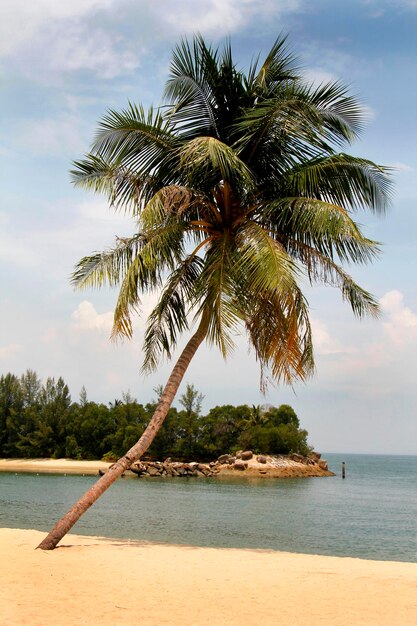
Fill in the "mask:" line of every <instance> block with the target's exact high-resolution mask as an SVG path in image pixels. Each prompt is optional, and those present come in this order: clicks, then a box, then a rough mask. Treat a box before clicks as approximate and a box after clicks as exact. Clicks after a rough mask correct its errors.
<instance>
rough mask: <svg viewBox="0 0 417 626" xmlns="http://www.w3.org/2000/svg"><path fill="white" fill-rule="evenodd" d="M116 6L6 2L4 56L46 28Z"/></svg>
mask: <svg viewBox="0 0 417 626" xmlns="http://www.w3.org/2000/svg"><path fill="white" fill-rule="evenodd" d="M112 5H114V0H71V2H67V1H64V2H57V1H56V0H31V2H27V0H2V19H1V21H0V54H9V53H11V52H13V51H14V50H16V49H17V48H19V47H21V46H22V45H23V44H25V43H27V42H28V41H30V40H31V39H32V38H33V37H34V36H35V35H36V33H37V32H38V31H39V30H41V29H42V28H44V27H45V25H48V24H49V25H51V24H54V23H56V22H61V21H65V20H68V19H74V18H85V16H87V15H88V14H91V13H94V12H96V11H98V10H103V9H109V8H110V7H111V6H112Z"/></svg>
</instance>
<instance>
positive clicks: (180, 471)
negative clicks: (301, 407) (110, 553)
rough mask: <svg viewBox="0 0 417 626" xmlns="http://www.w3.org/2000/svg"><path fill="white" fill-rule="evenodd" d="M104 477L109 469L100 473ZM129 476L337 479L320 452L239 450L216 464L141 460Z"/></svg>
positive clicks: (215, 462)
mask: <svg viewBox="0 0 417 626" xmlns="http://www.w3.org/2000/svg"><path fill="white" fill-rule="evenodd" d="M99 473H100V474H103V473H105V470H100V472H99ZM124 475H125V476H129V475H131V476H133V475H136V476H138V477H143V478H146V477H167V478H170V477H181V478H186V477H196V478H207V477H224V476H227V477H229V476H231V477H233V476H239V477H241V476H248V477H251V478H253V477H259V478H307V477H321V476H334V475H335V474H334V473H333V472H331V471H330V470H329V468H328V465H327V461H325V460H324V459H321V455H320V454H319V453H316V452H313V453H312V454H311V456H309V457H304V456H301V455H299V454H291V455H286V456H285V455H276V456H271V455H254V454H253V452H252V451H251V450H245V451H239V452H237V453H236V454H235V455H232V454H223V455H222V456H220V457H219V458H218V459H217V460H216V461H211V462H210V463H199V462H197V461H192V462H189V463H182V462H179V461H173V460H172V459H170V458H169V459H166V460H165V461H137V462H136V463H133V465H132V466H131V468H130V470H128V471H127V472H125V474H124Z"/></svg>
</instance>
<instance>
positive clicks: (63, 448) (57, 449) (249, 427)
mask: <svg viewBox="0 0 417 626" xmlns="http://www.w3.org/2000/svg"><path fill="white" fill-rule="evenodd" d="M161 392H162V388H156V389H155V394H156V398H155V400H154V401H152V402H149V403H146V404H140V403H139V402H137V400H136V399H134V398H133V397H132V396H131V394H130V392H126V393H123V394H122V399H116V400H114V401H112V402H109V403H108V404H107V405H106V404H103V403H96V402H92V401H90V400H88V397H87V392H86V390H85V388H84V387H83V388H82V390H81V392H80V395H79V399H78V402H73V401H72V400H71V395H70V391H69V389H68V386H67V384H66V383H65V381H64V380H63V378H61V377H59V378H58V379H57V380H55V379H54V378H48V379H47V380H46V382H45V383H43V382H42V381H41V379H40V378H39V377H38V375H37V374H36V372H34V371H32V370H27V371H26V372H25V373H24V374H23V375H21V376H16V375H15V374H12V373H7V374H5V375H2V376H1V377H0V456H1V457H6V458H24V457H29V458H35V457H52V458H62V457H66V458H72V459H91V460H92V459H104V460H110V461H112V460H116V459H117V458H119V457H120V456H121V455H122V454H123V453H124V452H125V451H126V450H127V449H129V448H130V447H131V446H132V445H133V444H134V443H135V442H136V441H137V440H138V439H139V437H140V436H141V434H142V432H143V431H144V429H145V428H146V426H147V425H148V423H149V421H150V419H151V418H152V415H153V413H154V411H155V408H156V405H157V403H158V400H159V396H160V394H161ZM203 398H204V396H203V395H202V394H201V393H200V392H199V391H198V390H197V389H196V388H195V387H194V385H190V384H187V385H186V388H185V392H184V393H183V394H182V395H181V396H180V398H179V404H180V406H181V408H180V409H177V408H175V407H171V409H170V411H169V414H168V416H167V418H166V421H165V423H164V425H163V426H162V428H161V430H160V432H159V433H158V436H157V437H156V439H155V440H154V442H153V443H152V446H151V447H150V449H149V451H148V455H149V456H150V457H152V458H157V459H165V458H167V457H171V458H173V459H178V460H191V459H196V460H212V459H214V458H217V457H218V456H219V455H221V454H225V453H229V452H233V451H236V450H238V449H249V448H250V449H252V450H253V451H254V452H259V453H264V454H268V453H269V454H287V453H289V452H297V453H299V454H308V453H309V452H310V451H311V449H310V448H309V446H308V443H307V435H308V433H307V431H306V430H304V429H301V428H300V422H299V419H298V417H297V415H296V413H295V412H294V410H293V409H292V407H290V406H289V405H281V406H280V407H273V406H251V407H250V406H248V405H240V406H232V405H223V406H216V407H214V408H212V409H210V410H209V412H208V413H207V415H202V412H201V408H202V401H203Z"/></svg>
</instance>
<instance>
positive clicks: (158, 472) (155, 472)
mask: <svg viewBox="0 0 417 626" xmlns="http://www.w3.org/2000/svg"><path fill="white" fill-rule="evenodd" d="M147 473H148V474H149V476H160V475H161V470H160V469H159V468H158V467H154V466H152V465H151V466H150V467H148V472H147Z"/></svg>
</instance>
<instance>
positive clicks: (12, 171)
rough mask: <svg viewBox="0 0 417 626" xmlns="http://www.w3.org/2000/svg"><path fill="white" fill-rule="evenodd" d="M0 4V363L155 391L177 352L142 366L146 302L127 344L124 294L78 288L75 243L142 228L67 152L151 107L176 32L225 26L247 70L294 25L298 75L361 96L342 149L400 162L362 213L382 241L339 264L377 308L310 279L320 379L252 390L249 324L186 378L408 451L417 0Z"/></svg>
mask: <svg viewBox="0 0 417 626" xmlns="http://www.w3.org/2000/svg"><path fill="white" fill-rule="evenodd" d="M0 16H1V19H0V81H1V89H0V94H1V95H0V111H1V124H0V193H1V196H0V197H1V202H0V285H1V289H0V315H1V324H0V374H1V373H3V374H5V373H7V372H12V373H15V374H17V375H20V374H22V373H24V372H25V371H26V369H28V368H30V369H32V370H35V371H36V372H37V373H38V375H39V376H40V377H41V378H42V379H43V380H46V378H47V377H48V376H51V377H55V379H56V378H57V377H58V376H62V377H63V378H64V380H65V382H66V383H67V384H68V386H69V388H70V391H71V394H72V398H73V400H77V399H78V395H79V392H80V390H81V388H82V386H83V385H84V386H85V387H86V389H87V393H88V397H89V399H90V400H94V401H96V402H105V403H107V402H109V401H113V400H114V399H115V398H121V397H122V393H123V392H127V391H130V393H131V394H132V396H134V397H135V398H137V400H138V401H139V402H142V403H145V402H148V401H150V400H151V399H153V398H154V397H155V393H154V391H153V390H154V388H155V387H156V386H157V385H159V384H162V383H163V382H164V381H165V380H166V378H167V376H168V375H169V371H170V364H169V363H164V364H162V365H161V367H160V368H159V369H158V371H157V372H156V373H155V374H153V375H152V376H148V377H143V376H142V374H141V372H140V367H141V359H142V354H141V339H142V336H143V329H144V327H145V322H146V315H147V313H149V311H150V307H151V304H152V303H151V302H148V301H146V302H145V303H144V312H143V315H142V317H141V318H138V319H137V320H136V321H135V335H134V338H133V340H132V341H130V342H117V343H114V342H112V341H110V339H109V335H110V329H111V324H112V312H113V308H114V304H115V299H116V295H117V292H116V291H114V290H113V291H112V290H101V291H93V290H90V291H83V292H80V291H74V289H73V288H72V286H71V284H70V275H71V272H72V270H73V268H74V265H75V263H76V262H77V261H78V260H79V259H80V258H81V257H83V256H84V255H86V254H90V253H91V252H93V251H96V250H103V249H105V248H106V247H110V246H111V245H112V244H113V242H114V239H115V236H116V235H119V236H123V235H129V234H132V233H133V229H134V225H133V223H132V222H131V221H130V220H129V219H128V217H126V216H124V215H121V214H114V213H113V212H112V211H111V210H110V209H109V208H108V206H107V204H106V201H105V199H104V198H103V197H100V196H96V195H92V194H89V193H87V192H84V191H80V190H77V189H74V187H73V186H72V185H71V182H70V176H69V170H70V169H71V164H72V162H73V161H74V160H76V159H80V158H82V157H83V155H84V154H85V153H86V152H88V150H89V147H90V145H91V142H92V140H93V136H94V131H95V129H96V127H97V122H98V120H99V119H100V118H101V117H102V116H103V115H104V114H105V112H106V111H107V110H108V109H116V110H119V109H122V108H124V107H125V106H126V104H127V103H128V101H132V102H140V103H142V104H143V105H144V106H145V107H148V106H149V105H151V104H154V105H158V104H160V102H161V95H162V91H163V86H164V83H165V80H166V78H167V75H168V72H169V63H170V54H171V50H172V49H173V47H174V46H175V44H176V43H178V42H179V40H180V38H181V37H184V36H187V37H190V36H192V35H193V34H194V33H196V32H200V33H202V34H203V36H204V37H205V38H206V39H207V40H208V41H211V42H212V43H213V45H216V46H217V45H219V46H221V45H222V43H223V42H224V40H225V38H227V37H230V39H231V43H232V48H233V51H234V58H235V60H236V62H237V65H238V66H239V68H241V69H245V68H247V67H248V65H249V63H250V61H251V60H252V58H254V57H255V56H256V55H257V54H258V53H261V57H262V55H266V53H267V52H268V50H269V49H270V47H271V45H272V43H273V42H274V40H275V39H276V37H277V36H278V35H280V34H281V33H288V36H289V39H288V41H289V45H290V47H291V48H292V50H293V51H294V52H295V53H296V54H297V56H298V57H299V59H300V62H301V65H302V67H303V71H304V74H305V77H306V80H309V81H311V82H314V83H320V82H323V81H324V82H327V81H331V80H335V79H338V80H341V81H343V82H344V83H346V84H347V85H349V88H350V91H351V93H353V94H355V95H357V97H358V98H359V99H360V101H361V102H362V104H363V107H364V109H365V111H366V116H367V125H366V128H365V130H364V132H363V134H362V136H361V138H360V140H358V141H357V142H356V143H355V144H354V145H352V146H351V147H349V152H350V153H351V154H354V155H356V156H362V157H365V158H368V159H371V160H373V161H375V162H377V163H379V164H382V165H386V166H391V167H392V168H394V169H393V180H394V192H393V198H392V202H391V206H390V208H389V210H388V211H387V214H386V215H385V216H384V217H380V216H375V215H370V214H366V213H365V212H359V213H358V214H357V219H358V221H359V222H360V223H361V224H362V225H363V228H364V231H365V234H366V235H367V236H368V237H370V238H371V239H374V240H377V241H380V242H381V243H382V249H383V253H382V255H381V257H380V258H379V259H378V260H377V261H375V262H374V263H373V264H372V265H369V266H365V267H350V268H349V271H350V272H351V273H352V274H353V276H354V278H355V279H356V280H357V282H359V284H361V285H362V286H363V287H365V288H366V289H367V290H369V291H371V292H372V293H373V294H374V295H375V296H376V298H377V299H378V300H379V301H380V304H381V309H382V315H381V317H380V319H379V320H361V321H359V320H358V319H356V318H355V317H354V315H353V313H352V311H351V310H350V308H349V306H348V305H347V304H346V303H344V302H342V299H341V296H340V294H339V292H338V291H337V290H334V289H332V288H325V287H321V286H319V287H314V288H309V287H308V288H307V289H306V295H307V298H308V301H309V304H310V311H311V319H312V323H313V329H314V341H315V358H316V366H317V367H316V375H315V376H314V378H313V379H311V380H309V381H308V382H307V383H303V384H295V385H294V386H293V387H285V386H277V387H272V388H270V389H269V392H268V394H267V395H266V396H262V395H261V393H260V391H259V369H258V364H257V363H256V360H255V357H254V355H253V354H251V353H249V352H248V348H247V345H246V343H245V338H244V337H242V338H237V342H236V343H237V346H236V350H235V353H234V355H233V356H232V357H231V358H230V359H228V361H227V362H226V363H225V362H224V361H223V359H222V357H221V356H220V354H218V353H217V352H216V351H215V350H214V349H211V350H210V349H209V348H206V347H203V348H201V349H200V351H199V352H198V353H197V355H196V356H195V358H194V361H193V362H192V364H191V366H190V368H189V370H188V372H187V374H186V376H185V378H184V383H183V384H185V383H190V384H194V385H195V386H196V387H197V388H198V389H199V391H201V392H202V393H203V394H204V396H205V400H204V405H203V410H204V411H208V410H209V409H210V408H211V407H214V406H216V405H219V404H233V405H238V404H244V403H247V404H249V405H252V404H255V405H257V404H264V403H266V404H273V405H280V404H291V405H292V406H293V407H294V409H295V411H296V412H297V414H298V416H299V418H300V421H301V424H302V426H303V427H304V428H306V429H307V430H308V431H309V442H310V443H311V444H312V445H313V446H314V447H315V448H316V450H319V451H323V452H326V451H327V452H357V453H381V454H385V453H386V454H417V385H416V380H417V376H416V373H417V366H416V354H417V289H416V276H417V272H416V270H417V253H416V249H417V246H416V242H417V218H416V197H417V188H416V182H415V181H416V171H417V148H416V138H417V134H416V130H417V113H416V111H417V87H416V85H417V82H416V76H417V71H416V70H417V67H416V65H417V62H416V59H417V55H416V52H417V34H416V33H417V28H416V26H417V0H338V2H335V1H334V0H198V1H196V0H158V2H155V1H154V0H71V2H69V1H68V0H62V1H61V2H56V0H32V1H31V2H30V3H29V2H27V1H26V0H2V3H1V8H0ZM185 341H186V337H184V343H185ZM182 390H183V388H182ZM182 390H180V393H181V391H182Z"/></svg>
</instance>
